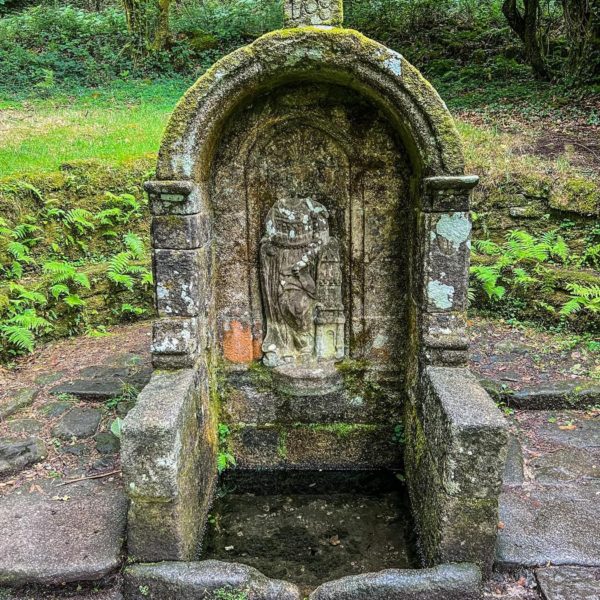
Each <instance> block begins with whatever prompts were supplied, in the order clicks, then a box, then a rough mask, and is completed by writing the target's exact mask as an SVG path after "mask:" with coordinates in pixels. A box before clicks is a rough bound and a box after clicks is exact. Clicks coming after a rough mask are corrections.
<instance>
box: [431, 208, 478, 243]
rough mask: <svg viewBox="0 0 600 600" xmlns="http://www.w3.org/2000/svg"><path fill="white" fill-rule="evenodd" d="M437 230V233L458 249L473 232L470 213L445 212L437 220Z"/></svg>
mask: <svg viewBox="0 0 600 600" xmlns="http://www.w3.org/2000/svg"><path fill="white" fill-rule="evenodd" d="M435 231H436V233H437V235H439V236H440V237H443V238H444V239H445V240H447V241H448V242H450V243H451V244H452V247H453V248H454V250H455V251H457V250H458V249H459V248H460V245H461V244H462V243H463V242H466V241H467V240H468V239H469V235H470V233H471V221H470V219H469V215H468V214H467V213H465V212H455V213H450V214H444V215H442V216H441V217H440V219H439V221H438V222H437V225H436V227H435Z"/></svg>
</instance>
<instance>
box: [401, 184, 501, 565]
mask: <svg viewBox="0 0 600 600" xmlns="http://www.w3.org/2000/svg"><path fill="white" fill-rule="evenodd" d="M477 181H478V178H477V177H465V176H462V177H431V178H428V179H425V180H424V182H422V185H421V186H420V201H419V204H418V207H417V212H416V219H415V221H416V227H415V236H416V237H415V240H416V248H415V249H414V252H413V256H412V269H411V271H412V272H413V274H414V275H413V281H412V294H413V302H412V319H413V328H412V332H411V334H412V344H413V348H414V361H413V363H412V364H411V366H410V368H409V372H408V380H409V385H408V386H407V392H408V394H407V395H408V401H407V402H406V404H405V420H404V425H405V437H406V449H405V457H404V458H405V466H406V475H407V483H408V488H409V492H410V496H411V501H412V506H413V514H414V518H415V523H416V526H417V529H418V533H419V543H420V546H421V551H422V554H423V556H424V558H425V560H426V561H427V563H428V564H437V563H442V562H447V561H452V562H475V563H478V564H479V565H480V566H481V567H482V568H483V569H484V571H485V572H489V571H490V570H491V567H492V563H493V558H494V548H495V540H496V530H497V525H498V496H499V493H500V485H501V478H502V471H503V467H504V460H505V456H506V444H507V424H506V422H505V421H504V419H503V417H502V415H501V413H500V411H499V410H498V409H497V408H496V406H495V405H494V403H493V401H492V400H491V398H490V397H489V395H488V394H487V393H486V392H485V390H484V389H483V388H482V387H481V386H480V385H479V383H478V382H477V380H476V379H475V377H474V376H473V375H472V374H471V373H469V370H468V369H467V368H466V367H467V362H468V348H469V342H468V337H467V334H466V309H467V289H468V274H469V252H470V246H471V245H470V233H471V222H470V220H469V194H470V191H471V189H472V188H473V187H474V186H475V185H476V184H477Z"/></svg>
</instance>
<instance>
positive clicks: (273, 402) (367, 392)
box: [222, 371, 404, 425]
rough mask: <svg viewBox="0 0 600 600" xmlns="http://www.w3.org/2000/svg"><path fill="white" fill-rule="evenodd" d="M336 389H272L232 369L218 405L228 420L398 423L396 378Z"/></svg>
mask: <svg viewBox="0 0 600 600" xmlns="http://www.w3.org/2000/svg"><path fill="white" fill-rule="evenodd" d="M352 383H353V382H351V385H349V386H348V385H347V386H345V389H343V390H341V391H338V392H331V393H328V394H323V395H311V396H293V395H287V394H281V393H278V392H276V391H275V390H274V389H273V388H272V387H271V382H269V381H266V382H265V381H259V380H257V377H256V375H255V374H254V373H252V372H248V371H245V372H239V373H232V374H230V375H229V377H228V384H229V385H228V386H227V389H226V392H225V393H224V394H223V398H222V406H223V409H224V411H225V414H226V415H227V416H228V419H229V420H230V421H231V422H232V423H252V424H253V425H270V424H276V423H277V424H292V423H353V424H359V423H363V424H367V423H382V424H389V423H392V422H394V423H399V422H400V420H401V412H402V403H403V399H404V395H403V393H402V392H400V389H401V388H400V383H399V382H397V381H396V382H388V383H377V384H376V383H374V382H369V383H364V382H362V383H360V384H358V383H355V384H352Z"/></svg>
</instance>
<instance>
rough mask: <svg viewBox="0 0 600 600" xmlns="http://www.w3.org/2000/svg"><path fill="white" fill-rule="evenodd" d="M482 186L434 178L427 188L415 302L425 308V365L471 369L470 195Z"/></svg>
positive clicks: (422, 314)
mask: <svg viewBox="0 0 600 600" xmlns="http://www.w3.org/2000/svg"><path fill="white" fill-rule="evenodd" d="M478 181H479V178H478V177H475V176H463V177H430V178H428V179H425V181H424V183H423V188H424V189H423V193H422V196H421V198H422V202H421V206H420V207H419V211H418V216H417V239H418V240H421V242H420V244H421V245H420V248H419V254H420V256H419V257H418V259H419V260H418V265H419V268H418V271H417V273H418V279H417V281H416V290H415V296H416V298H415V300H416V304H417V306H419V307H421V309H420V311H419V312H420V319H419V321H420V323H419V329H420V340H419V347H420V359H421V361H423V362H424V364H428V365H435V366H451V365H456V366H465V365H466V364H467V352H468V345H469V344H468V339H467V334H466V309H467V290H468V281H469V279H468V275H469V253H470V249H471V235H470V234H471V221H470V218H469V195H470V192H471V189H472V188H473V187H474V186H475V185H477V182H478Z"/></svg>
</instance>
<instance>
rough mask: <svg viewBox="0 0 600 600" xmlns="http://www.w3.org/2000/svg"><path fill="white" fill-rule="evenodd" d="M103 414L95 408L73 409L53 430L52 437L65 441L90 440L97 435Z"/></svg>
mask: <svg viewBox="0 0 600 600" xmlns="http://www.w3.org/2000/svg"><path fill="white" fill-rule="evenodd" d="M100 418H101V413H100V411H99V410H98V409H95V408H73V409H72V410H70V411H69V412H68V413H67V414H66V415H64V416H63V417H62V418H61V420H60V421H59V422H58V424H57V425H56V426H55V427H54V429H53V430H52V435H54V436H55V437H58V438H61V439H63V440H70V439H71V438H74V437H75V438H88V437H91V436H93V435H94V433H96V429H98V425H100Z"/></svg>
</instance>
